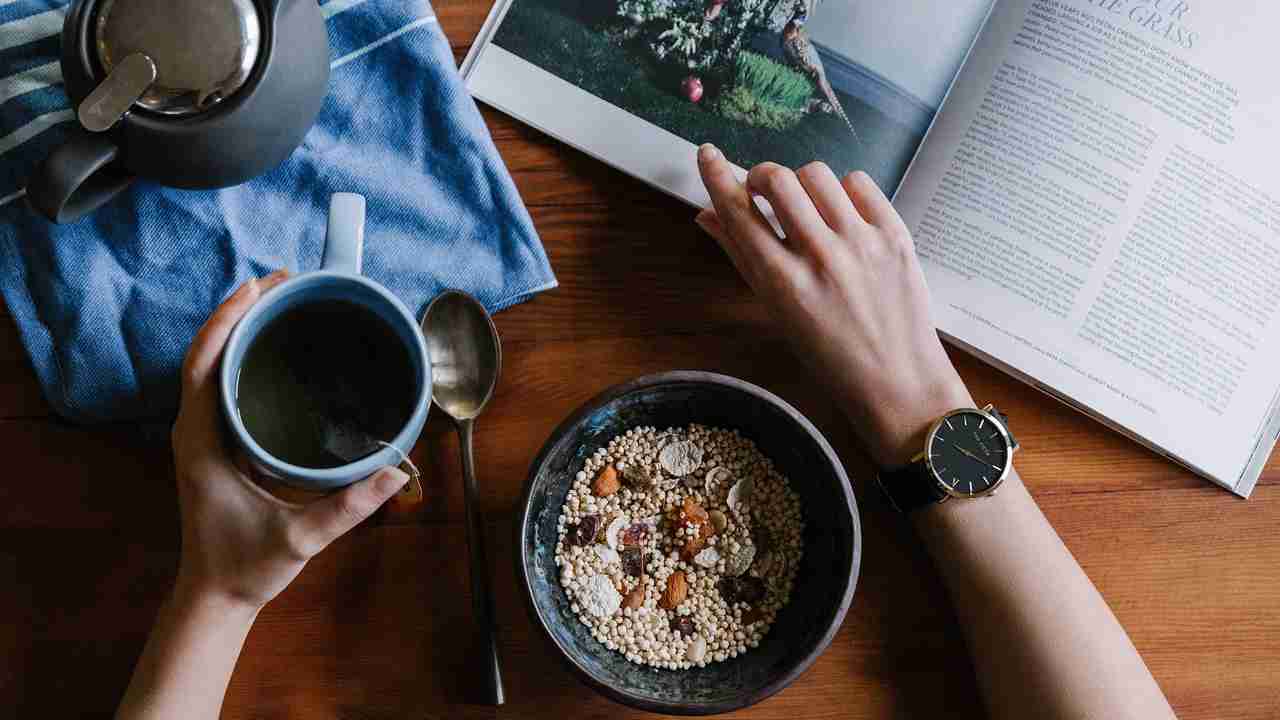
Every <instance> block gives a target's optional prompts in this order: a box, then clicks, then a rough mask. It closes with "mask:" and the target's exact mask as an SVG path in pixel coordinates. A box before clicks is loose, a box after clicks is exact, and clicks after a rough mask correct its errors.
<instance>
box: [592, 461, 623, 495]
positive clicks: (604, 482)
mask: <svg viewBox="0 0 1280 720" xmlns="http://www.w3.org/2000/svg"><path fill="white" fill-rule="evenodd" d="M620 489H622V483H620V482H618V469H617V468H615V467H614V466H612V465H608V466H606V467H605V469H603V470H601V471H600V474H599V475H596V479H595V482H593V483H591V494H592V495H595V496H596V497H609V496H610V495H612V494H614V493H616V492H618V490H620Z"/></svg>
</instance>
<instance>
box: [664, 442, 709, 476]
mask: <svg viewBox="0 0 1280 720" xmlns="http://www.w3.org/2000/svg"><path fill="white" fill-rule="evenodd" d="M658 464H659V465H661V466H662V469H663V470H665V471H666V472H667V473H668V474H670V475H673V476H675V477H684V476H685V475H688V474H689V473H692V472H693V471H694V470H697V469H698V468H699V467H702V448H700V447H698V446H697V445H695V444H694V443H691V442H689V441H688V440H677V441H676V442H673V443H671V444H669V445H667V446H666V447H664V448H662V451H661V452H659V453H658Z"/></svg>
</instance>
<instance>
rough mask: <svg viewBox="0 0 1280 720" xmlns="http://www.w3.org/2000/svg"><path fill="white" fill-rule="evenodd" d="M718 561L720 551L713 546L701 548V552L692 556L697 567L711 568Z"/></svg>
mask: <svg viewBox="0 0 1280 720" xmlns="http://www.w3.org/2000/svg"><path fill="white" fill-rule="evenodd" d="M718 562H720V551H719V550H716V549H715V548H713V547H709V548H703V549H702V551H701V552H699V553H698V554H697V555H694V556H693V564H694V565H697V566H699V567H704V568H713V567H715V566H716V563H718Z"/></svg>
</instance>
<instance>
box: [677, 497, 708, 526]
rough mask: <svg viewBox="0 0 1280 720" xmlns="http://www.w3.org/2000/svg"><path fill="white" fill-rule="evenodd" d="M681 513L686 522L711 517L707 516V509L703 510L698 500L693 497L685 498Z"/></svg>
mask: <svg viewBox="0 0 1280 720" xmlns="http://www.w3.org/2000/svg"><path fill="white" fill-rule="evenodd" d="M680 515H681V516H682V517H683V518H684V519H685V522H687V523H688V522H706V521H707V520H708V519H710V518H709V517H708V516H707V511H706V510H703V509H702V506H701V505H699V504H698V502H697V501H696V500H694V499H693V498H691V497H686V498H685V499H684V504H683V506H681V508H680Z"/></svg>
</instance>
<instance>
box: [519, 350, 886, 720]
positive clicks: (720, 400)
mask: <svg viewBox="0 0 1280 720" xmlns="http://www.w3.org/2000/svg"><path fill="white" fill-rule="evenodd" d="M690 423H699V424H704V425H710V426H715V427H723V428H731V429H736V430H738V431H740V432H741V433H742V434H743V435H744V436H745V437H747V438H749V439H751V440H754V441H755V443H756V444H757V445H758V446H759V447H760V449H761V451H762V452H764V454H765V455H766V456H767V457H769V458H771V459H772V460H773V461H774V463H775V464H776V465H777V466H778V469H779V470H780V471H781V472H782V473H783V474H785V475H786V476H787V477H788V478H789V479H790V481H791V484H792V487H794V488H795V490H796V491H797V492H798V493H799V494H800V498H801V503H802V505H801V509H802V512H803V514H804V520H805V531H804V556H803V560H802V562H801V565H800V570H799V573H798V575H797V577H796V584H795V589H794V591H793V592H792V595H791V602H790V603H788V605H787V606H786V607H785V608H784V609H783V610H782V611H781V613H779V615H778V619H777V621H776V622H775V623H774V625H773V627H772V628H771V629H770V630H769V634H768V635H766V636H765V639H764V641H763V642H761V643H760V646H759V647H757V648H755V649H752V650H749V651H748V652H747V653H745V654H743V655H740V656H738V657H737V658H734V659H732V660H728V661H726V662H720V663H714V664H712V665H709V666H707V667H705V668H693V669H690V670H657V669H654V668H650V667H647V666H641V665H636V664H633V663H630V662H628V661H627V660H626V659H625V658H623V657H622V656H621V655H620V654H618V653H616V652H614V651H611V650H609V649H608V648H606V647H604V646H603V645H601V644H600V643H599V642H598V641H597V640H596V639H595V638H593V637H592V636H591V633H590V632H589V631H588V630H587V628H586V627H585V626H584V625H583V624H582V623H581V622H580V621H579V620H578V618H577V617H575V616H574V614H573V612H572V611H571V610H570V609H569V605H570V602H569V598H568V596H567V595H566V594H565V592H564V590H563V589H562V588H561V587H560V582H559V573H558V572H557V569H556V565H555V545H556V540H557V534H556V521H557V519H558V518H559V515H560V507H561V505H563V504H564V499H565V497H566V495H568V492H569V487H570V486H571V485H572V483H573V478H574V475H576V474H577V472H578V471H579V470H581V469H582V467H583V465H584V463H585V461H586V459H587V458H588V456H590V454H591V453H592V452H594V451H595V450H596V448H599V447H603V446H605V445H606V444H608V442H609V440H610V439H612V438H613V437H614V436H615V435H618V434H620V433H623V432H625V431H626V430H628V429H629V428H632V427H635V426H638V425H651V426H654V427H657V428H659V429H662V428H667V427H678V426H682V425H688V424H690ZM516 542H517V544H518V546H519V547H520V553H519V554H518V555H517V557H516V573H517V575H518V576H519V581H520V585H521V586H522V587H523V588H524V590H525V593H526V597H527V599H528V602H529V609H530V612H531V613H532V614H533V617H534V621H535V623H536V624H537V625H538V626H539V627H541V628H542V629H543V631H545V633H546V635H547V637H548V638H549V639H550V640H551V642H552V644H554V645H555V646H556V648H557V649H558V651H559V653H560V654H561V655H562V656H563V657H564V658H565V660H566V661H568V663H569V665H570V667H572V668H573V670H574V671H575V672H576V673H577V674H578V676H579V677H581V678H582V679H583V681H585V682H586V683H587V684H588V685H590V686H592V687H593V688H595V689H596V690H598V691H600V692H601V693H603V694H605V695H606V696H608V697H610V698H612V699H613V700H616V701H618V702H620V703H623V704H625V705H630V706H632V707H636V708H640V709H642V710H648V711H652V712H659V713H670V714H677V715H708V714H712V713H720V712H728V711H730V710H736V709H738V708H742V707H746V706H747V705H751V704H753V703H757V702H759V701H761V700H763V699H765V698H767V697H769V696H770V695H772V694H774V693H776V692H778V691H779V690H781V689H783V688H784V687H786V686H787V685H789V684H790V683H791V682H792V681H793V680H795V679H796V678H797V677H799V676H800V674H801V673H803V672H804V671H805V670H806V669H808V667H809V666H810V665H812V664H813V662H814V660H816V659H817V658H818V656H819V655H821V654H822V652H823V651H824V650H826V648H827V646H828V645H830V644H831V639H832V638H833V637H835V634H836V631H837V630H838V629H839V628H840V623H841V622H842V621H843V620H844V615H845V612H846V611H848V609H849V604H850V602H852V600H853V589H854V585H855V583H856V581H857V577H858V562H859V559H860V557H861V554H862V531H861V529H860V526H859V523H858V510H857V505H856V503H855V501H854V498H853V491H852V489H851V488H850V487H849V479H848V477H847V476H846V475H845V471H844V467H843V466H842V465H841V464H840V460H839V459H838V458H837V457H836V455H835V453H834V452H833V451H832V450H831V446H830V445H828V444H827V441H826V439H825V438H823V437H822V434H821V433H819V432H818V430H817V429H816V428H814V426H813V424H812V423H810V422H809V421H808V420H806V419H805V418H804V417H803V416H802V415H801V414H800V413H799V412H797V411H796V409H795V408H793V407H791V406H790V405H788V404H787V403H785V402H783V401H782V400H781V399H780V398H778V397H777V396H776V395H774V394H772V393H770V392H768V391H766V390H764V389H762V388H759V387H756V386H755V385H752V384H750V383H746V382H743V381H741V380H735V379H734V378H730V377H726V376H724V375H716V374H712V373H703V372H673V373H665V374H662V375H652V376H649V377H645V378H641V379H639V380H635V381H633V382H630V383H627V384H625V385H620V386H618V387H615V388H613V389H611V390H608V391H606V392H605V393H604V394H603V395H601V396H599V397H597V398H595V399H594V400H591V401H590V402H588V403H587V404H586V405H585V406H583V407H582V408H581V409H579V410H578V411H577V412H575V413H574V414H573V415H572V416H571V417H570V418H569V419H568V420H565V421H564V423H562V424H561V425H560V427H558V428H556V430H555V432H554V433H553V434H552V436H551V439H550V440H548V441H547V444H546V445H545V446H544V447H543V448H542V452H541V453H539V455H538V458H537V460H535V461H534V464H533V469H532V470H531V472H530V475H529V480H528V482H527V483H526V485H525V489H524V495H523V497H522V498H521V512H520V516H519V521H518V524H517V528H516Z"/></svg>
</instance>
